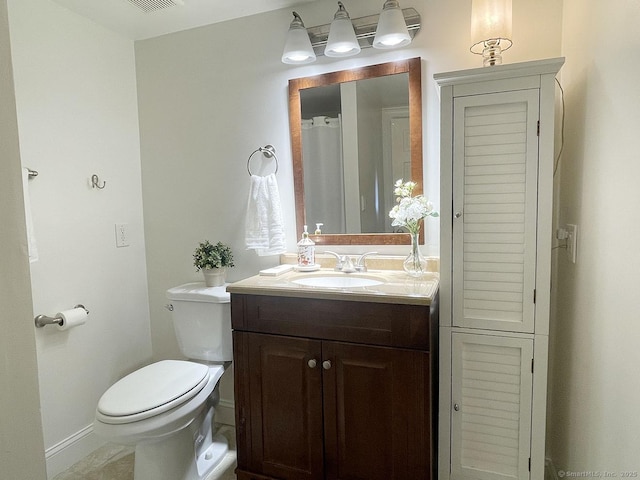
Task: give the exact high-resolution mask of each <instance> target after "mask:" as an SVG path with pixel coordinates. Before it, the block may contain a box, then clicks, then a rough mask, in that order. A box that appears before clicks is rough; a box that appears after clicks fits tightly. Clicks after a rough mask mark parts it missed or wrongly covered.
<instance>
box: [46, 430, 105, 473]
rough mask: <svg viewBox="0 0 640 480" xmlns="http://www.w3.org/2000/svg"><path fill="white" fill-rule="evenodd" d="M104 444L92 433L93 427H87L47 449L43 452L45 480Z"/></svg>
mask: <svg viewBox="0 0 640 480" xmlns="http://www.w3.org/2000/svg"><path fill="white" fill-rule="evenodd" d="M104 444H105V442H104V441H103V440H100V439H99V438H97V436H96V435H95V434H94V433H93V425H87V426H86V427H84V428H83V429H82V430H80V431H78V432H76V433H74V434H73V435H71V436H69V437H67V438H65V439H64V440H62V441H61V442H58V443H56V444H55V445H53V446H52V447H49V448H47V449H46V450H45V452H44V454H45V459H46V462H47V480H51V479H52V478H53V477H55V476H56V475H57V474H59V473H60V472H64V471H65V470H66V469H68V468H69V467H71V466H72V465H73V464H75V463H77V462H79V461H80V460H82V459H83V458H84V457H86V456H87V455H89V454H90V453H91V452H93V451H94V450H96V449H98V448H100V447H101V446H102V445H104Z"/></svg>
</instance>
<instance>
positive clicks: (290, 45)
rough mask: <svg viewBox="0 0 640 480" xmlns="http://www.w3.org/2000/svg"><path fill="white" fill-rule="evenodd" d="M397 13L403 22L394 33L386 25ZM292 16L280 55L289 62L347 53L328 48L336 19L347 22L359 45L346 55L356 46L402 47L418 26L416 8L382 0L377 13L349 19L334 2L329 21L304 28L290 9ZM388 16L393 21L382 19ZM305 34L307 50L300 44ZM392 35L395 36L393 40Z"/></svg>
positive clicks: (332, 39) (340, 5)
mask: <svg viewBox="0 0 640 480" xmlns="http://www.w3.org/2000/svg"><path fill="white" fill-rule="evenodd" d="M399 14H401V17H402V22H401V23H402V24H403V25H404V28H399V30H401V32H400V33H399V34H398V32H397V31H396V30H395V29H394V28H393V27H392V26H391V27H390V26H389V25H390V24H391V25H392V24H393V23H394V22H395V23H396V24H397V23H398V19H399V18H400V15H399ZM293 16H294V19H293V21H292V22H291V26H290V27H289V34H288V37H287V43H286V45H285V49H284V53H283V54H282V61H283V62H284V63H289V64H303V63H311V62H313V61H314V60H315V59H316V56H320V55H327V56H329V57H331V56H333V57H338V56H347V55H345V54H344V53H342V55H339V52H337V51H336V49H335V48H332V44H330V43H329V42H331V43H333V41H334V38H333V37H334V34H333V30H334V24H335V23H336V21H337V20H341V22H342V23H341V24H342V25H343V28H344V25H346V26H349V25H348V23H350V24H351V27H352V29H353V31H354V32H355V38H356V40H357V43H358V45H359V47H360V48H359V49H356V50H355V51H351V52H350V53H349V55H356V54H357V53H358V52H359V51H360V49H362V48H368V47H376V48H398V47H402V46H404V45H407V44H409V43H410V42H411V40H412V39H413V38H414V37H415V36H416V34H417V33H418V32H419V31H420V27H421V25H420V14H419V13H418V12H417V10H416V9H415V8H403V9H400V7H399V5H398V2H397V0H386V1H385V3H384V7H383V10H382V13H381V14H380V15H377V14H376V15H368V16H366V17H358V18H352V19H350V20H349V14H348V13H347V11H346V10H345V8H344V5H342V2H338V11H337V12H336V14H335V17H334V20H333V22H332V23H330V24H325V25H318V26H315V27H309V28H307V29H305V27H304V24H303V23H302V19H301V18H300V16H299V15H298V14H297V13H295V12H293ZM389 17H394V18H395V20H394V21H393V22H391V23H388V22H387V20H384V19H385V18H389ZM339 25H340V24H339ZM405 30H406V32H407V34H408V40H407V38H406V36H405V35H404V32H405ZM377 31H379V32H380V34H379V35H378V34H376V32H377ZM336 32H338V30H336ZM393 32H395V34H394V33H393ZM305 34H306V37H307V39H308V40H310V44H311V47H312V48H311V51H309V50H308V49H306V48H303V47H302V46H301V44H302V43H305V42H303V41H304V40H305ZM374 38H377V39H378V40H380V42H381V43H380V45H377V44H374V43H375V42H374ZM392 38H393V39H395V43H394V40H392ZM398 39H399V40H398ZM341 41H342V40H341ZM329 52H332V53H329ZM312 53H313V55H312Z"/></svg>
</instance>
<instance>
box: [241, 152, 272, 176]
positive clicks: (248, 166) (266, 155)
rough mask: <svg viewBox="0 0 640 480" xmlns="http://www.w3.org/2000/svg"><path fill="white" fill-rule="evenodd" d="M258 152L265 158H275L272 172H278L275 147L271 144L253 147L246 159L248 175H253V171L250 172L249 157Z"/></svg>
mask: <svg viewBox="0 0 640 480" xmlns="http://www.w3.org/2000/svg"><path fill="white" fill-rule="evenodd" d="M258 152H262V154H263V155H264V156H265V157H267V158H273V159H275V161H276V171H275V172H273V173H274V174H276V173H278V157H276V149H275V148H274V146H273V145H265V146H264V147H259V148H257V149H255V150H254V151H253V152H251V155H249V158H248V159H247V172H249V176H251V175H253V173H251V167H250V165H249V164H250V162H251V157H253V156H254V155H255V154H256V153H258Z"/></svg>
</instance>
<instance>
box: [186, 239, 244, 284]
mask: <svg viewBox="0 0 640 480" xmlns="http://www.w3.org/2000/svg"><path fill="white" fill-rule="evenodd" d="M193 264H194V265H195V267H196V271H197V272H199V271H200V270H202V273H203V274H204V281H205V284H206V285H207V287H219V286H221V285H224V281H225V278H226V275H227V267H233V266H234V265H233V252H232V251H231V248H230V247H229V246H228V245H225V244H224V243H222V242H218V243H216V244H215V245H213V244H211V243H210V242H209V240H205V241H204V242H200V245H198V247H197V248H196V250H195V252H194V253H193Z"/></svg>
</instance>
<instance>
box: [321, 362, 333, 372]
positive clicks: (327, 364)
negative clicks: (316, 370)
mask: <svg viewBox="0 0 640 480" xmlns="http://www.w3.org/2000/svg"><path fill="white" fill-rule="evenodd" d="M322 368H324V369H325V370H329V369H330V368H331V360H325V361H324V362H322Z"/></svg>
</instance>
